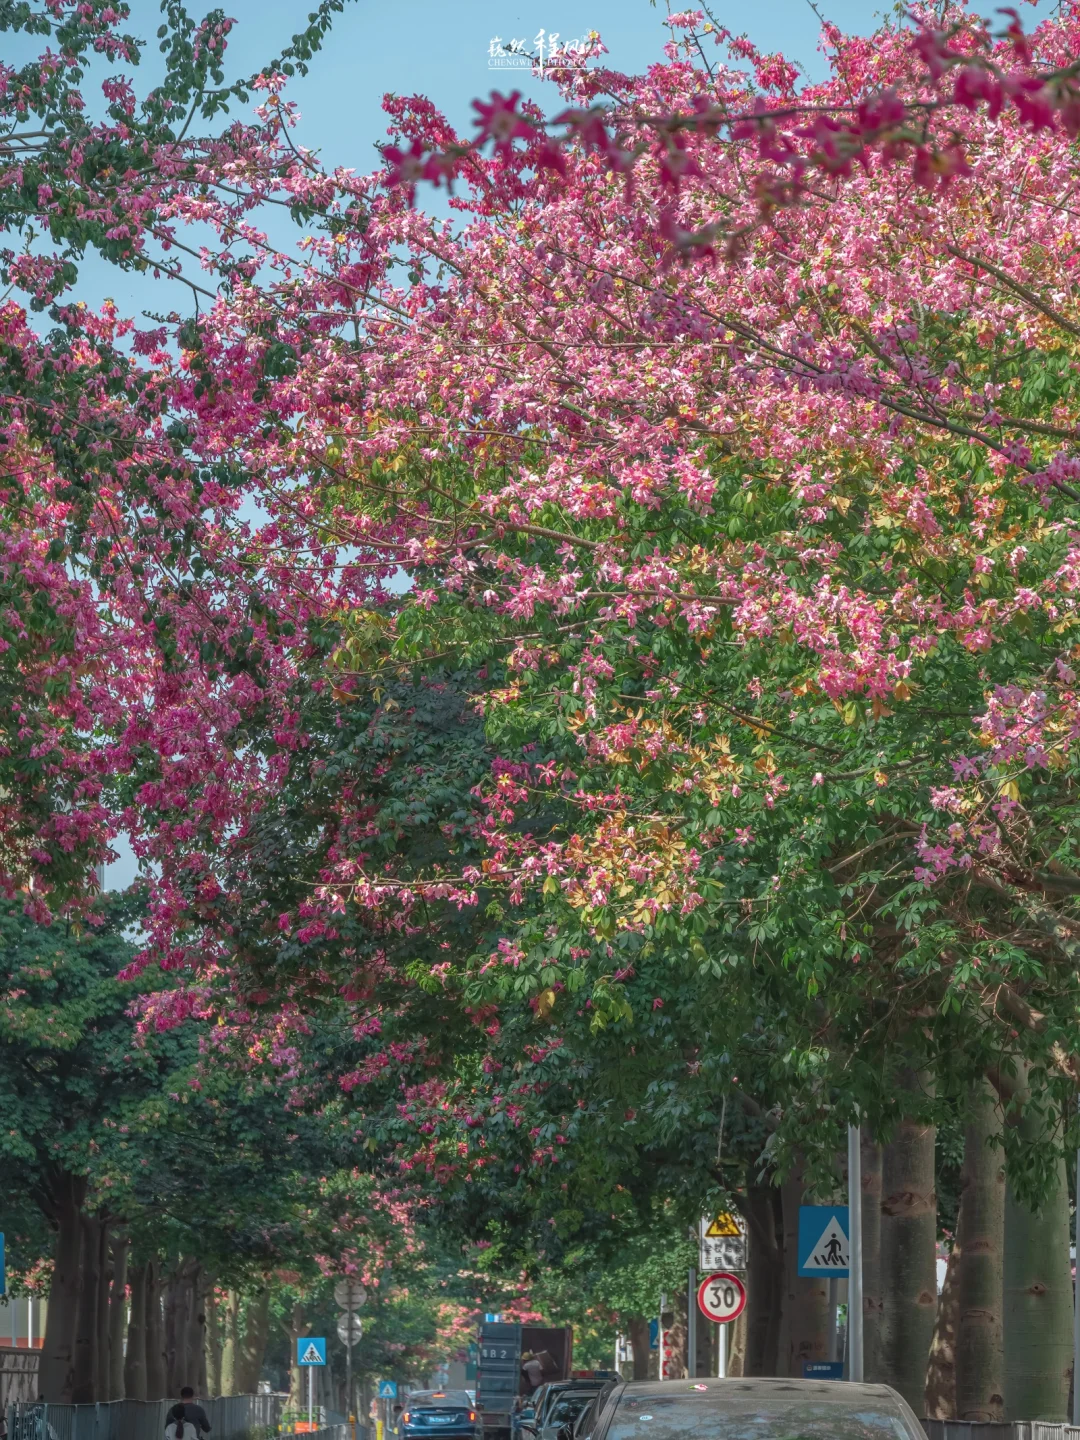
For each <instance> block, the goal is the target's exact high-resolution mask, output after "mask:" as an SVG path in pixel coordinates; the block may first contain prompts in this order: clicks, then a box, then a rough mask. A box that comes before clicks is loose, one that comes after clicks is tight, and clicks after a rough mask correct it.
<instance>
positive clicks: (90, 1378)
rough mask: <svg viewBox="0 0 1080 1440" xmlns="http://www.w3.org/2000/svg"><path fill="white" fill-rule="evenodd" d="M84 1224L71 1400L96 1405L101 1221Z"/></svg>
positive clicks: (85, 1219)
mask: <svg viewBox="0 0 1080 1440" xmlns="http://www.w3.org/2000/svg"><path fill="white" fill-rule="evenodd" d="M81 1223H82V1267H81V1268H82V1274H81V1276H80V1284H79V1308H78V1312H77V1314H78V1318H77V1320H76V1324H75V1379H74V1381H73V1382H72V1386H71V1399H72V1401H73V1403H74V1404H76V1405H88V1404H92V1403H93V1401H94V1400H95V1399H96V1398H97V1397H96V1395H95V1393H94V1385H95V1382H96V1380H97V1371H98V1348H99V1347H98V1292H99V1290H100V1288H101V1221H100V1220H96V1219H95V1218H94V1217H93V1216H92V1215H86V1214H84V1215H83V1216H82V1217H81Z"/></svg>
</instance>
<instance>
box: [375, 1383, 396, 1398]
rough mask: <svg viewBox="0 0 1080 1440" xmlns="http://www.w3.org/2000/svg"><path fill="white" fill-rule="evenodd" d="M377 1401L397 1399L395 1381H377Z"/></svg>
mask: <svg viewBox="0 0 1080 1440" xmlns="http://www.w3.org/2000/svg"><path fill="white" fill-rule="evenodd" d="M379 1399H380V1400H396V1399H397V1381H396V1380H380V1381H379Z"/></svg>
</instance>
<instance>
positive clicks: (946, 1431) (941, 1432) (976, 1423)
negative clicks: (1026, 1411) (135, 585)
mask: <svg viewBox="0 0 1080 1440" xmlns="http://www.w3.org/2000/svg"><path fill="white" fill-rule="evenodd" d="M922 1427H923V1429H924V1430H925V1431H926V1436H927V1440H1080V1427H1078V1426H1076V1425H1065V1424H1061V1423H1059V1422H1057V1421H1053V1420H1012V1421H1009V1420H924V1421H923V1422H922Z"/></svg>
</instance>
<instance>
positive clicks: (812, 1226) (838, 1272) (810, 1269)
mask: <svg viewBox="0 0 1080 1440" xmlns="http://www.w3.org/2000/svg"><path fill="white" fill-rule="evenodd" d="M849 1233H850V1232H849V1230H848V1207H847V1206H846V1205H800V1206H799V1274H800V1275H835V1276H836V1277H837V1278H838V1279H841V1278H843V1277H844V1276H845V1275H846V1274H847V1273H848V1260H849V1256H850V1251H851V1246H850V1244H849V1242H848V1234H849Z"/></svg>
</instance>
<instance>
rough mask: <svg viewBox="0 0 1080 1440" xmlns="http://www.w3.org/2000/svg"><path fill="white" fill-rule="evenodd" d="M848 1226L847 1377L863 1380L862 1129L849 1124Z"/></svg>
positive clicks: (857, 1381)
mask: <svg viewBox="0 0 1080 1440" xmlns="http://www.w3.org/2000/svg"><path fill="white" fill-rule="evenodd" d="M847 1173H848V1225H849V1227H850V1230H851V1234H850V1235H849V1237H848V1238H849V1240H850V1242H851V1261H850V1265H849V1267H848V1322H847V1333H848V1342H847V1351H848V1379H849V1380H854V1381H855V1382H856V1383H860V1384H861V1382H862V1379H863V1245H862V1132H861V1130H860V1128H859V1126H858V1125H849V1126H848V1132H847Z"/></svg>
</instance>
